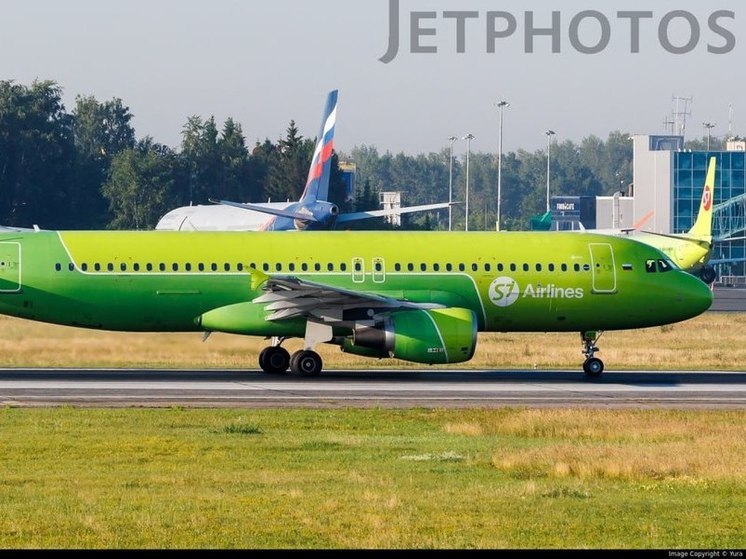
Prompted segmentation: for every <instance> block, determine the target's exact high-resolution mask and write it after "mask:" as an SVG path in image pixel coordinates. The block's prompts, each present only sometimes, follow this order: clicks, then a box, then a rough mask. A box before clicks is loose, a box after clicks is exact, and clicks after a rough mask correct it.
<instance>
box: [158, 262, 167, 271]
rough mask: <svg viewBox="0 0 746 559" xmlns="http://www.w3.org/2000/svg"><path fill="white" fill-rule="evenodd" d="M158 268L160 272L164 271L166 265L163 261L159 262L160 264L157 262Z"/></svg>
mask: <svg viewBox="0 0 746 559" xmlns="http://www.w3.org/2000/svg"><path fill="white" fill-rule="evenodd" d="M158 269H159V270H160V271H161V272H165V271H166V265H165V264H164V263H163V262H161V263H160V264H158Z"/></svg>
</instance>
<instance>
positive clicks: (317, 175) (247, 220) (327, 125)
mask: <svg viewBox="0 0 746 559" xmlns="http://www.w3.org/2000/svg"><path fill="white" fill-rule="evenodd" d="M338 98H339V92H338V91H337V90H333V91H330V92H329V95H328V96H327V98H326V105H325V108H324V116H323V118H322V119H321V129H320V131H319V136H318V139H317V140H316V148H315V149H314V152H313V158H312V160H311V166H310V168H309V170H308V179H307V181H306V188H305V189H304V191H303V195H302V196H301V197H300V200H298V201H297V202H285V203H267V204H240V203H238V202H231V201H227V200H211V202H213V203H214V204H217V205H215V206H184V207H181V208H176V209H175V210H171V211H170V212H168V213H167V214H165V215H164V216H163V217H161V219H160V221H159V222H158V224H157V225H156V226H155V228H156V230H159V231H174V230H176V231H295V230H313V229H315V230H324V229H334V228H335V227H336V226H338V225H343V224H345V223H351V222H353V221H362V220H364V219H372V218H376V217H387V216H393V215H402V214H410V213H417V212H425V211H431V210H440V209H444V208H447V207H449V206H450V205H451V204H448V203H441V204H428V205H424V206H410V207H404V208H392V209H386V210H373V211H367V212H356V213H340V212H339V207H337V205H336V204H333V203H332V202H329V201H328V200H329V179H330V176H331V169H332V156H333V155H334V131H335V129H336V126H337V103H338Z"/></svg>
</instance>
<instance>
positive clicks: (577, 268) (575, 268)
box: [573, 264, 580, 272]
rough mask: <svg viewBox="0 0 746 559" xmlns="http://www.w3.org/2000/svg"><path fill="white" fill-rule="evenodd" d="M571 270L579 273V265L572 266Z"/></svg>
mask: <svg viewBox="0 0 746 559" xmlns="http://www.w3.org/2000/svg"><path fill="white" fill-rule="evenodd" d="M573 269H574V270H575V271H576V272H579V271H580V264H575V266H573Z"/></svg>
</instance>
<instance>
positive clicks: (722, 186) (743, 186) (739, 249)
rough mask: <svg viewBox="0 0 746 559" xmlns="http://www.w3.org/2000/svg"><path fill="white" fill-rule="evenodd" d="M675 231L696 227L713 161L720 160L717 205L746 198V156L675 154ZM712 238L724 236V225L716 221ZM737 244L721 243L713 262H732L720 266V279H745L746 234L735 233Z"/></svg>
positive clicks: (713, 254) (704, 153) (717, 175)
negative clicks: (736, 277) (703, 192)
mask: <svg viewBox="0 0 746 559" xmlns="http://www.w3.org/2000/svg"><path fill="white" fill-rule="evenodd" d="M673 155H674V157H673V167H674V168H673V182H674V184H673V196H674V201H673V227H674V231H673V232H674V233H686V232H687V231H688V230H689V229H691V227H692V225H694V221H695V219H696V217H697V212H698V211H699V206H700V202H701V200H702V190H703V188H704V184H705V180H706V176H707V163H708V161H709V160H710V157H716V158H717V160H718V166H717V173H716V175H715V204H716V205H717V204H720V203H721V202H725V201H727V200H730V199H732V198H735V197H737V196H742V195H744V194H746V174H745V170H746V165H745V163H746V153H744V152H737V151H733V152H723V151H717V152H686V151H681V152H676V153H674V154H673ZM712 226H713V235H714V236H715V238H717V237H719V236H720V235H721V234H722V231H720V229H719V228H720V227H721V223H719V220H718V219H714V220H713V223H712ZM730 233H731V236H732V237H735V238H737V239H736V240H728V241H718V242H716V243H715V248H714V250H713V253H712V257H711V260H713V261H717V260H732V262H728V263H723V264H717V265H716V267H717V268H718V272H719V274H718V275H719V276H720V277H723V276H746V262H744V259H746V231H739V232H733V231H731V232H730Z"/></svg>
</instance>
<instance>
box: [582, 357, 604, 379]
mask: <svg viewBox="0 0 746 559" xmlns="http://www.w3.org/2000/svg"><path fill="white" fill-rule="evenodd" d="M583 371H584V372H585V374H586V375H588V376H589V377H591V378H598V377H600V376H601V375H602V374H603V372H604V362H603V361H601V360H600V359H599V358H598V357H591V358H590V359H587V360H586V362H585V363H583Z"/></svg>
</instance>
